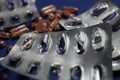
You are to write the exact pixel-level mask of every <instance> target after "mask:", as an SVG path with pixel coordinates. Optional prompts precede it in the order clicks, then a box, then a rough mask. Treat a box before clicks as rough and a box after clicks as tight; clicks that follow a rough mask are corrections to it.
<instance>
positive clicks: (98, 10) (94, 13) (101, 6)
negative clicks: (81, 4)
mask: <svg viewBox="0 0 120 80" xmlns="http://www.w3.org/2000/svg"><path fill="white" fill-rule="evenodd" d="M107 8H108V5H107V4H106V3H101V4H99V5H98V6H97V7H96V8H95V9H94V10H93V11H92V14H91V16H96V17H98V16H100V15H101V14H102V13H104V12H105V11H106V10H107Z"/></svg>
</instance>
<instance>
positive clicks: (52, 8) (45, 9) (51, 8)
mask: <svg viewBox="0 0 120 80" xmlns="http://www.w3.org/2000/svg"><path fill="white" fill-rule="evenodd" d="M55 10H56V7H55V6H54V5H49V6H46V7H43V8H42V9H41V10H40V12H41V13H42V14H43V15H44V16H46V15H48V13H51V12H54V11H55Z"/></svg>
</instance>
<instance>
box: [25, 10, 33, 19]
mask: <svg viewBox="0 0 120 80" xmlns="http://www.w3.org/2000/svg"><path fill="white" fill-rule="evenodd" d="M33 15H34V13H33V12H32V11H27V12H26V19H27V20H31V19H32V18H33Z"/></svg>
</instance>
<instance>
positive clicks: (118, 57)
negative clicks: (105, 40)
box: [112, 30, 120, 71]
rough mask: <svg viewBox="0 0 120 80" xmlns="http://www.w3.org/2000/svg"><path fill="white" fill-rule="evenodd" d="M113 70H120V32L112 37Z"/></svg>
mask: <svg viewBox="0 0 120 80" xmlns="http://www.w3.org/2000/svg"><path fill="white" fill-rule="evenodd" d="M112 51H113V70H115V71H117V70H120V30H118V31H117V32H114V33H113V36H112Z"/></svg>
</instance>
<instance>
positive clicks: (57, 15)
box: [55, 10, 62, 18]
mask: <svg viewBox="0 0 120 80" xmlns="http://www.w3.org/2000/svg"><path fill="white" fill-rule="evenodd" d="M61 16H62V11H61V10H56V11H55V18H61Z"/></svg>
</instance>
